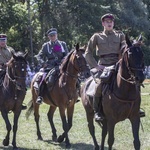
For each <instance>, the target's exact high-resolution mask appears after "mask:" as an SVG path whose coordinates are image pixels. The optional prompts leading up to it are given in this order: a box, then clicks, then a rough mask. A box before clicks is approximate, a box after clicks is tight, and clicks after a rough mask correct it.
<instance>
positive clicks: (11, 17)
mask: <svg viewBox="0 0 150 150" xmlns="http://www.w3.org/2000/svg"><path fill="white" fill-rule="evenodd" d="M29 4H30V5H29ZM29 6H30V7H29ZM105 13H113V14H114V15H115V18H116V19H115V28H116V29H118V30H123V31H124V32H125V33H129V35H130V36H132V37H133V38H136V37H137V36H138V35H139V34H141V33H142V35H143V38H144V43H145V46H144V53H145V54H146V55H145V62H146V65H149V64H150V56H149V51H150V47H149V40H150V34H149V29H150V28H149V23H150V22H149V18H150V16H149V14H150V2H149V0H143V1H141V0H132V1H131V0H126V1H119V0H101V1H100V0H95V1H93V0H82V1H80V0H63V1H62V0H50V1H49V0H18V1H16V0H11V1H2V2H1V3H0V22H1V24H0V30H1V32H3V33H7V34H8V44H9V45H10V46H12V47H14V49H16V50H22V51H25V50H26V49H28V50H29V51H30V50H31V45H30V40H31V39H30V31H31V33H32V42H33V54H34V55H35V54H37V53H38V51H39V50H40V48H41V45H42V44H43V42H45V41H46V40H47V37H46V36H45V33H46V31H47V30H48V29H49V28H51V27H56V28H57V29H58V33H59V34H58V36H59V39H60V40H64V41H66V43H67V44H68V48H69V49H71V48H72V46H73V45H74V44H75V43H77V42H80V43H81V45H84V44H87V42H88V40H89V38H90V37H91V36H92V35H93V33H95V32H99V31H101V30H103V27H102V25H101V21H100V18H101V16H102V15H103V14H105ZM30 20H31V22H30ZM30 25H31V27H30ZM31 57H32V56H31ZM31 57H30V58H29V61H31Z"/></svg>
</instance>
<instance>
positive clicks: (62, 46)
mask: <svg viewBox="0 0 150 150" xmlns="http://www.w3.org/2000/svg"><path fill="white" fill-rule="evenodd" d="M58 43H59V44H60V46H61V49H62V52H63V53H64V52H65V50H64V47H63V46H62V44H61V42H60V41H58Z"/></svg>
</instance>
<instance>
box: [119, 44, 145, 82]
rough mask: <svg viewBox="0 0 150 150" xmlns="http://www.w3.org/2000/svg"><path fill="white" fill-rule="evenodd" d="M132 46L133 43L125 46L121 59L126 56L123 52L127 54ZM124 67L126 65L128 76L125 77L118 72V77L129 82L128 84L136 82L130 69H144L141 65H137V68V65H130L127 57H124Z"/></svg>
mask: <svg viewBox="0 0 150 150" xmlns="http://www.w3.org/2000/svg"><path fill="white" fill-rule="evenodd" d="M133 47H135V45H133V46H131V47H129V48H127V49H126V50H125V51H124V52H123V54H122V59H123V58H124V59H125V57H126V55H125V54H127V56H128V52H129V50H130V49H132V48H133ZM126 67H127V69H128V72H129V75H130V78H128V79H125V78H124V77H123V76H122V75H121V74H120V73H118V74H119V76H120V78H121V79H122V80H124V81H126V82H128V83H130V84H136V83H137V82H136V80H135V79H136V77H135V75H134V73H133V72H132V70H134V71H143V69H144V68H143V66H142V67H139V68H137V67H132V66H130V63H129V59H128V58H126Z"/></svg>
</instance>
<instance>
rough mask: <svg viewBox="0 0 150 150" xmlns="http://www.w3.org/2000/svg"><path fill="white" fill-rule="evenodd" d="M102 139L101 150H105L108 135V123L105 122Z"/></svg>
mask: <svg viewBox="0 0 150 150" xmlns="http://www.w3.org/2000/svg"><path fill="white" fill-rule="evenodd" d="M102 125H103V127H102V139H101V150H104V144H105V138H106V135H107V121H106V120H103V122H102Z"/></svg>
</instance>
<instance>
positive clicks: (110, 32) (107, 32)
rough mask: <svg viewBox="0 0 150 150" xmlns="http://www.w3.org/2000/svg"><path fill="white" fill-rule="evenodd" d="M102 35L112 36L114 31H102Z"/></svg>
mask: <svg viewBox="0 0 150 150" xmlns="http://www.w3.org/2000/svg"><path fill="white" fill-rule="evenodd" d="M103 33H105V34H106V35H109V34H112V33H114V30H111V31H108V30H104V31H103Z"/></svg>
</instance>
